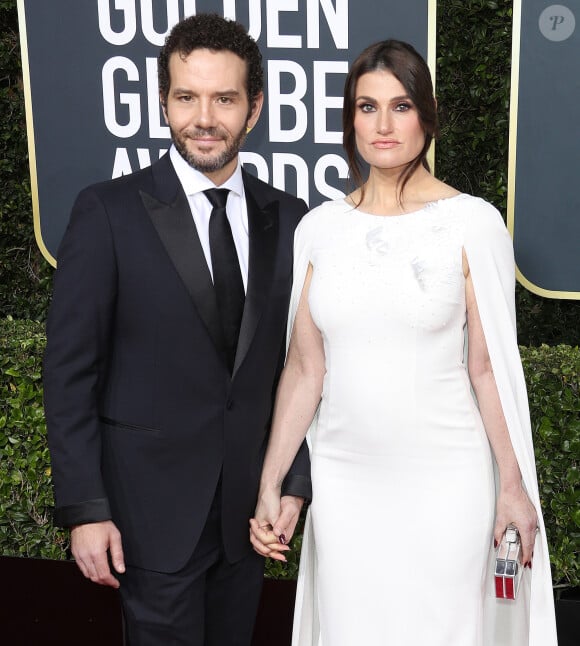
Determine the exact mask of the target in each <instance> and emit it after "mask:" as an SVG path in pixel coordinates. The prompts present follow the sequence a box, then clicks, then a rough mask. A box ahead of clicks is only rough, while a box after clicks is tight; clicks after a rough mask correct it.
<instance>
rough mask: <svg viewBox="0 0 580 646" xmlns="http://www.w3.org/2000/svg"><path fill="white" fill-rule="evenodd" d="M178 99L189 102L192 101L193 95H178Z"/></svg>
mask: <svg viewBox="0 0 580 646" xmlns="http://www.w3.org/2000/svg"><path fill="white" fill-rule="evenodd" d="M177 100H178V101H181V102H182V103H189V102H190V101H191V96H190V95H189V94H181V95H180V96H178V97H177Z"/></svg>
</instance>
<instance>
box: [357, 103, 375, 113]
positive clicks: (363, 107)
mask: <svg viewBox="0 0 580 646" xmlns="http://www.w3.org/2000/svg"><path fill="white" fill-rule="evenodd" d="M358 108H359V110H360V111H361V112H373V111H374V109H375V106H374V105H372V104H371V103H360V104H359V106H358Z"/></svg>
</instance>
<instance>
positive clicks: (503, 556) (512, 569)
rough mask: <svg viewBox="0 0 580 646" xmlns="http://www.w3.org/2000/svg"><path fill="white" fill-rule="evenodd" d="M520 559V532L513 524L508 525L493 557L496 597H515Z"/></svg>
mask: <svg viewBox="0 0 580 646" xmlns="http://www.w3.org/2000/svg"><path fill="white" fill-rule="evenodd" d="M520 559H521V541H520V534H519V532H518V530H517V528H516V527H515V526H514V525H508V527H507V529H506V530H505V534H504V535H503V538H502V540H501V543H500V544H499V545H498V548H497V553H496V559H495V596H496V597H497V598H498V599H512V600H513V599H515V598H516V596H517V593H518V587H519V585H520V579H521V571H522V564H521V562H520Z"/></svg>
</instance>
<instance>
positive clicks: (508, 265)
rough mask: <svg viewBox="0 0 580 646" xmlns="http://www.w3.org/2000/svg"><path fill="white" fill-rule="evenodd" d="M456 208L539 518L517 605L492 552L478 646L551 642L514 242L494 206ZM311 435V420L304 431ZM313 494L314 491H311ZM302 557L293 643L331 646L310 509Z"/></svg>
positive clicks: (300, 234)
mask: <svg viewBox="0 0 580 646" xmlns="http://www.w3.org/2000/svg"><path fill="white" fill-rule="evenodd" d="M456 208H457V207H456ZM459 208H461V210H462V211H463V212H462V219H463V221H464V249H465V252H466V255H467V258H468V261H469V267H470V271H471V276H472V281H473V286H474V289H475V295H476V299H477V304H478V308H479V314H480V317H481V322H482V326H483V330H484V333H485V338H486V341H487V346H488V351H489V356H490V358H491V363H492V366H493V372H494V375H495V380H496V384H497V388H498V391H499V395H500V400H501V404H502V407H503V412H504V415H505V419H506V422H507V425H508V429H509V433H510V438H511V442H512V445H513V448H514V451H515V454H516V457H517V460H518V463H519V467H520V471H521V473H522V478H523V482H524V485H525V488H526V490H527V492H528V495H529V497H530V499H531V501H532V503H533V504H534V506H535V508H536V510H537V511H538V517H539V518H538V526H539V532H538V535H537V538H536V545H535V548H534V560H533V568H532V569H531V570H528V569H525V570H524V575H523V580H522V582H521V585H520V589H519V591H518V599H517V601H515V602H514V601H503V600H497V599H496V598H495V592H494V586H493V569H492V568H493V563H494V559H495V552H494V550H493V548H491V549H490V554H489V567H488V572H489V578H488V585H487V590H486V600H485V608H484V629H485V634H484V642H483V643H484V646H556V644H557V636H556V623H555V616H554V601H553V592H552V579H551V572H550V560H549V555H548V545H547V541H546V531H545V527H544V520H543V518H542V515H541V509H540V499H539V491H538V482H537V477H536V468H535V458H534V450H533V444H532V433H531V424H530V416H529V409H528V398H527V391H526V384H525V380H524V373H523V369H522V365H521V360H520V355H519V350H518V345H517V336H516V319H515V302H514V285H515V264H514V256H513V246H512V241H511V238H510V236H509V234H508V232H507V230H506V228H505V225H504V222H503V220H502V218H501V216H500V214H499V213H498V211H497V210H496V209H494V208H493V207H491V206H490V205H489V204H487V203H486V202H484V201H483V200H480V199H478V198H472V199H470V200H465V201H463V200H462V201H460V202H459ZM313 215H315V214H313ZM307 223H308V224H307ZM305 225H306V226H305ZM313 226H314V227H315V226H316V222H315V221H313V219H312V218H311V217H310V216H309V215H307V216H305V218H304V220H303V222H302V223H301V224H300V225H299V227H298V229H297V231H296V236H295V242H294V287H293V290H292V296H291V300H290V314H289V317H288V336H287V338H288V339H290V333H291V330H292V326H293V323H294V317H295V315H296V309H297V306H298V302H299V299H300V295H301V292H302V287H303V285H304V280H305V277H306V272H307V269H308V263H309V261H310V260H309V259H310V244H309V243H310V236H307V235H305V232H306V231H308V230H309V229H308V227H313ZM311 232H312V229H310V233H311ZM315 432H316V418H315V419H314V420H313V422H312V425H311V427H310V430H309V436H312V434H313V433H315ZM313 495H314V496H316V491H314V492H313ZM300 558H301V560H300V571H299V575H298V585H297V594H296V606H295V611H294V629H293V636H292V646H332V644H323V643H322V640H321V637H320V626H319V618H318V593H317V564H316V549H315V538H314V533H313V529H312V522H311V519H310V513H308V515H307V518H306V524H305V528H304V538H303V542H302V553H301V557H300ZM410 603H412V600H410Z"/></svg>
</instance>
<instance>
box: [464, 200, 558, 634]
mask: <svg viewBox="0 0 580 646" xmlns="http://www.w3.org/2000/svg"><path fill="white" fill-rule="evenodd" d="M473 207H474V208H473V209H470V210H469V212H468V213H467V214H466V222H465V238H464V249H465V253H466V255H467V259H468V262H469V268H470V272H471V278H472V281H473V287H474V291H475V297H476V301H477V306H478V309H479V314H480V318H481V323H482V327H483V332H484V335H485V339H486V343H487V348H488V352H489V356H490V360H491V364H492V368H493V373H494V376H495V381H496V384H497V388H498V392H499V397H500V401H501V405H502V409H503V413H504V416H505V419H506V423H507V426H508V430H509V435H510V439H511V443H512V446H513V449H514V452H515V455H516V458H517V460H518V464H519V467H520V471H521V474H522V479H523V482H524V486H525V488H526V491H527V492H528V495H529V497H530V500H531V501H532V503H533V504H534V506H535V508H536V511H537V513H538V527H539V532H538V536H537V538H536V545H535V548H534V564H533V568H532V570H531V571H530V570H527V569H526V570H524V572H525V575H524V577H523V581H522V584H521V588H520V592H519V593H518V597H519V598H518V600H517V601H516V602H515V603H514V602H509V601H498V600H497V599H495V598H494V595H493V592H492V586H493V576H492V572H493V570H492V564H493V559H494V557H495V554H494V552H493V551H492V553H491V554H490V566H489V567H488V581H487V583H488V586H487V587H488V590H487V594H486V615H487V617H486V622H485V623H486V626H487V627H488V628H489V629H490V634H489V637H487V639H488V641H486V642H485V643H486V644H490V645H491V644H493V646H499V645H503V644H506V646H507V645H511V644H518V646H519V644H522V646H556V644H557V637H556V624H555V617H554V601H553V591H552V579H551V572H550V559H549V555H548V545H547V541H546V531H545V527H544V520H543V517H542V512H541V506H540V496H539V490H538V482H537V476H536V465H535V458H534V447H533V443H532V431H531V423H530V414H529V407H528V398H527V390H526V383H525V379H524V372H523V368H522V363H521V359H520V354H519V349H518V344H517V332H516V316H515V290H514V288H515V262H514V254H513V245H512V241H511V238H510V236H509V233H508V232H507V229H506V227H505V225H504V222H503V220H502V218H501V215H500V214H499V212H498V211H497V210H496V209H495V208H493V207H492V206H491V205H489V204H487V203H486V202H484V201H483V200H479V199H475V200H474V203H473ZM490 588H491V589H490ZM488 618H489V620H488ZM528 630H529V634H528ZM516 636H517V637H516Z"/></svg>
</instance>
